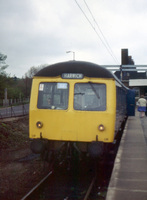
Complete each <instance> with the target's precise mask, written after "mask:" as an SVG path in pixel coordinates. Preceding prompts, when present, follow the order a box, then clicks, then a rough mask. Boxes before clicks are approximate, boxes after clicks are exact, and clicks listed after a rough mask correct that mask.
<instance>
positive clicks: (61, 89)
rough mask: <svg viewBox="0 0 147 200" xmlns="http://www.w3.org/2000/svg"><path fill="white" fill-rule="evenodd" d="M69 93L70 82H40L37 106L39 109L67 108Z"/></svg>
mask: <svg viewBox="0 0 147 200" xmlns="http://www.w3.org/2000/svg"><path fill="white" fill-rule="evenodd" d="M68 94H69V85H68V83H51V82H47V83H45V82H43V83H40V84H39V93H38V103H37V107H38V108H39V109H57V110H66V109H67V107H68Z"/></svg>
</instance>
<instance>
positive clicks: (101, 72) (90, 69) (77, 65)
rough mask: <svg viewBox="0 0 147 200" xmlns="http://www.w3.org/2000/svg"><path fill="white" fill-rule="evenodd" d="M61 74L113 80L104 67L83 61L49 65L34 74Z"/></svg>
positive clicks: (48, 75) (47, 75)
mask: <svg viewBox="0 0 147 200" xmlns="http://www.w3.org/2000/svg"><path fill="white" fill-rule="evenodd" d="M63 73H81V74H83V75H84V76H87V77H95V78H114V75H113V74H112V73H111V72H110V71H109V70H107V69H106V68H104V67H101V66H99V65H97V64H94V63H90V62H85V61H68V62H61V63H56V64H53V65H49V66H47V67H45V68H43V69H41V70H40V71H39V72H37V73H36V74H35V76H41V77H55V76H61V75H62V74H63Z"/></svg>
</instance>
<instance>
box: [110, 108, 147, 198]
mask: <svg viewBox="0 0 147 200" xmlns="http://www.w3.org/2000/svg"><path fill="white" fill-rule="evenodd" d="M106 200H147V117H146V116H145V117H144V118H140V117H139V113H138V112H137V111H136V114H135V116H133V117H128V120H127V123H126V127H125V130H124V133H123V136H122V139H121V142H120V146H119V149H118V153H117V156H116V159H115V164H114V167H113V172H112V175H111V179H110V183H109V187H108V192H107V196H106Z"/></svg>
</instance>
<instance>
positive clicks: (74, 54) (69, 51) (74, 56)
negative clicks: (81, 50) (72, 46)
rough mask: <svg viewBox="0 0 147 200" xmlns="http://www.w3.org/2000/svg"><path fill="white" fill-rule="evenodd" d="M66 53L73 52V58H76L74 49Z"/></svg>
mask: <svg viewBox="0 0 147 200" xmlns="http://www.w3.org/2000/svg"><path fill="white" fill-rule="evenodd" d="M66 53H73V60H75V52H74V51H66Z"/></svg>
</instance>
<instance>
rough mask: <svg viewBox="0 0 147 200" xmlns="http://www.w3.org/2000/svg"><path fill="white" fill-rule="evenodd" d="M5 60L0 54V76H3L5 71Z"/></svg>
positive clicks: (5, 57) (4, 56)
mask: <svg viewBox="0 0 147 200" xmlns="http://www.w3.org/2000/svg"><path fill="white" fill-rule="evenodd" d="M6 59H7V56H6V55H4V54H2V53H0V75H3V74H5V69H6V68H7V67H8V65H7V64H6V63H5V60H6Z"/></svg>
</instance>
